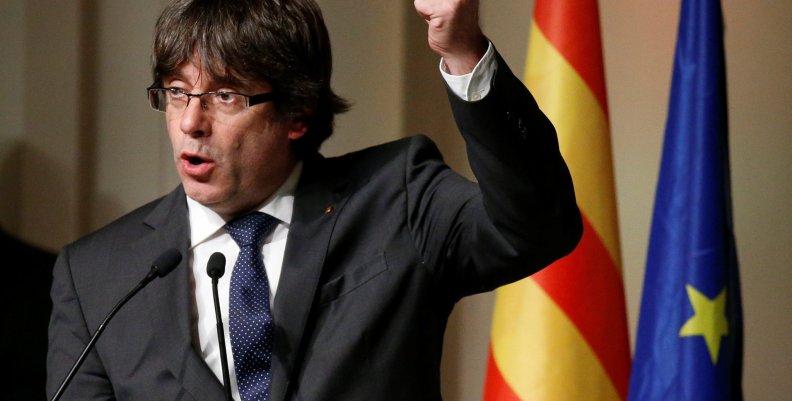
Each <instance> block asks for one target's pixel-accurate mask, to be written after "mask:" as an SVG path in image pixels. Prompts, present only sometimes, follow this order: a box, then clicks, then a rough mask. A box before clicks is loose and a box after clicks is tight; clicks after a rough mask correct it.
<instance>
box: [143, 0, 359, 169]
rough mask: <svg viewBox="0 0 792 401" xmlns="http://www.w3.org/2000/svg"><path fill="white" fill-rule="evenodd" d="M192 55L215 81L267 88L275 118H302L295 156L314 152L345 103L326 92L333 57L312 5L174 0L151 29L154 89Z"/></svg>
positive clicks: (288, 0)
mask: <svg viewBox="0 0 792 401" xmlns="http://www.w3.org/2000/svg"><path fill="white" fill-rule="evenodd" d="M195 56H197V57H198V58H199V60H200V63H201V66H202V67H203V69H204V71H206V72H207V73H208V74H209V75H210V77H211V78H212V79H213V80H215V81H217V82H220V83H227V84H243V83H245V82H251V81H252V82H266V83H268V84H269V85H271V86H272V89H273V90H274V91H275V92H276V93H277V97H276V100H275V102H274V109H275V113H276V117H277V118H282V119H284V120H287V121H291V120H295V119H297V120H302V121H304V122H305V123H306V125H307V127H308V128H307V131H306V133H305V135H303V136H302V137H301V138H300V139H298V140H296V141H294V142H293V145H294V149H295V151H296V153H297V155H298V156H300V157H302V156H304V155H306V154H308V153H312V152H315V151H317V150H318V149H319V146H320V145H321V144H322V142H324V140H325V139H327V138H328V137H329V136H330V135H331V134H332V132H333V120H334V117H335V115H336V114H339V113H343V112H345V111H346V110H347V109H348V108H349V105H348V103H347V102H346V101H345V100H344V99H342V98H341V97H339V96H337V95H336V94H335V93H333V91H332V89H331V88H330V76H331V73H332V68H333V67H332V54H331V51H330V38H329V35H328V33H327V27H326V26H325V23H324V19H323V17H322V12H321V10H320V9H319V6H318V5H317V4H316V3H315V2H314V1H313V0H176V1H173V2H171V3H170V4H169V5H168V6H166V8H165V9H164V10H163V12H162V14H161V15H160V17H159V20H158V21H157V25H156V28H155V31H154V45H153V51H152V70H153V71H152V72H153V79H154V82H153V84H152V86H153V87H161V86H162V84H163V80H164V79H165V77H167V76H169V75H171V74H174V73H175V72H176V71H177V70H178V69H179V67H181V66H182V65H183V64H184V63H185V62H189V61H190V60H192V59H193V58H194V57H195Z"/></svg>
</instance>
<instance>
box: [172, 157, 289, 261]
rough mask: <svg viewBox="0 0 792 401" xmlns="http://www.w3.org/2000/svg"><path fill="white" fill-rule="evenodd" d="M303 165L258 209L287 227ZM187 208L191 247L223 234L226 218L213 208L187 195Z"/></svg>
mask: <svg viewBox="0 0 792 401" xmlns="http://www.w3.org/2000/svg"><path fill="white" fill-rule="evenodd" d="M302 167H303V165H302V161H300V162H298V163H297V165H295V166H294V169H293V170H292V172H291V173H290V174H289V177H287V178H286V181H284V182H283V184H281V186H280V187H279V188H278V189H277V190H276V191H275V192H274V193H273V194H272V195H271V196H270V197H269V198H267V200H265V201H264V203H262V204H261V206H260V207H259V208H258V211H260V212H262V213H266V214H268V215H270V216H272V217H275V218H276V219H278V221H279V223H280V224H284V225H286V227H287V228H288V226H289V225H290V224H291V219H292V212H293V211H294V192H295V190H296V189H297V182H298V181H299V178H300V173H301V172H302ZM187 210H188V213H189V218H190V248H194V247H195V246H196V245H198V244H200V243H202V242H204V241H206V240H208V239H210V238H213V237H216V236H218V235H221V234H222V232H220V229H221V228H223V226H225V224H226V220H224V219H223V217H221V216H220V215H219V214H217V213H215V212H214V211H213V210H212V209H209V208H208V207H206V206H204V205H202V204H200V203H199V202H198V201H196V200H194V199H192V198H190V197H189V196H187Z"/></svg>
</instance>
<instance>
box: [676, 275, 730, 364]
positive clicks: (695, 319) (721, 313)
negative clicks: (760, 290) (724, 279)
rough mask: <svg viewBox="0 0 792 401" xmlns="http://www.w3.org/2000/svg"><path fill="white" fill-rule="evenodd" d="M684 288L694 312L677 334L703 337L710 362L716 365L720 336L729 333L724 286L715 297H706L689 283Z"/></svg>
mask: <svg viewBox="0 0 792 401" xmlns="http://www.w3.org/2000/svg"><path fill="white" fill-rule="evenodd" d="M686 288H687V293H688V298H690V304H691V305H692V306H693V312H694V314H693V316H692V317H691V318H690V319H688V321H687V322H685V324H684V325H683V326H682V329H680V330H679V336H680V337H688V336H702V337H704V341H705V342H706V343H707V349H708V350H709V354H710V358H712V364H713V365H717V364H718V351H719V350H720V344H721V340H722V337H724V336H726V335H728V334H729V321H728V320H727V319H726V288H723V290H722V291H721V292H720V294H718V296H717V297H715V299H709V298H707V296H706V295H704V294H702V293H701V292H699V291H698V290H697V289H695V288H694V287H693V286H692V285H690V284H688V285H687V286H686Z"/></svg>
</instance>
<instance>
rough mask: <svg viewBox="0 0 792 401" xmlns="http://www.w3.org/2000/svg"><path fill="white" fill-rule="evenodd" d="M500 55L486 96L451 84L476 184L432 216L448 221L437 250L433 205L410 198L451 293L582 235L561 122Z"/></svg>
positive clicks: (566, 247) (422, 237)
mask: <svg viewBox="0 0 792 401" xmlns="http://www.w3.org/2000/svg"><path fill="white" fill-rule="evenodd" d="M496 59H497V65H498V67H497V72H496V74H495V76H494V77H493V81H492V87H491V90H490V93H489V94H488V95H487V96H486V97H485V98H483V99H482V100H479V101H476V102H468V101H464V100H462V99H460V98H459V97H457V96H456V95H455V94H453V93H452V92H451V91H450V90H449V91H448V95H449V99H450V102H451V108H452V111H453V114H454V118H455V120H456V122H457V125H458V127H459V129H460V132H461V133H462V136H463V138H464V140H465V143H466V146H467V154H468V159H469V162H470V166H471V169H472V170H473V173H474V175H475V177H476V179H477V181H478V190H477V191H471V192H466V191H462V192H461V193H463V194H464V195H463V196H464V197H465V199H464V200H463V201H460V200H459V199H455V200H454V201H453V202H451V204H454V205H459V207H458V209H456V210H453V211H451V212H449V211H448V210H443V211H436V212H437V213H440V214H445V216H446V217H447V218H445V219H435V221H434V223H439V222H441V221H442V222H445V221H448V224H447V226H446V227H445V228H444V230H447V232H446V235H445V239H444V242H445V243H444V244H443V246H441V247H438V248H436V249H437V251H432V250H431V247H430V246H426V244H425V243H424V242H425V241H426V242H430V241H432V240H431V239H430V238H429V236H428V235H427V234H426V232H427V230H426V229H425V228H420V226H421V222H424V221H426V220H427V219H426V218H425V216H427V215H431V214H432V213H433V212H432V211H431V210H430V209H431V208H432V207H434V206H432V205H431V203H430V202H426V201H423V202H422V201H415V202H412V203H410V204H409V205H408V207H410V208H412V209H413V210H415V211H418V212H412V213H411V215H414V216H422V217H421V218H420V219H412V220H411V222H412V223H413V230H414V236H415V238H417V239H418V242H419V245H418V246H419V249H422V250H424V251H425V255H424V258H425V259H426V260H428V261H431V262H432V263H434V265H435V266H438V269H439V271H438V273H440V275H441V276H442V277H443V279H444V280H447V281H450V282H452V285H449V286H447V288H451V289H453V290H452V291H455V293H454V294H450V295H451V296H452V298H459V297H462V296H465V295H469V294H473V293H478V292H484V291H489V290H492V289H494V288H496V287H498V286H500V285H504V284H507V283H510V282H513V281H516V280H518V279H521V278H523V277H526V276H528V275H530V274H532V273H534V272H536V271H538V270H539V269H541V268H543V267H545V266H547V265H548V264H550V263H552V262H553V261H555V260H556V259H558V258H560V257H562V256H564V255H566V254H568V253H569V252H571V250H572V249H574V247H575V246H576V245H577V243H578V241H579V240H580V236H581V234H582V223H581V217H580V213H579V210H578V208H577V205H576V202H575V195H574V189H573V185H572V179H571V177H570V174H569V171H568V169H567V167H566V164H565V162H564V160H563V158H562V157H561V154H560V151H559V148H558V141H557V138H556V133H555V129H554V127H553V125H552V124H551V123H550V121H549V120H548V119H547V117H546V116H545V115H544V114H543V113H542V112H541V110H540V109H539V108H538V106H537V104H536V101H535V100H534V99H533V97H532V96H531V94H530V93H529V91H528V90H527V89H526V88H525V86H524V85H523V84H522V83H521V82H520V81H519V80H518V79H517V78H516V77H515V76H514V74H513V73H512V72H511V71H510V70H509V68H508V66H507V65H506V63H505V62H504V60H503V59H502V58H501V56H500V55H499V54H497V55H496ZM417 159H419V158H416V159H414V160H417ZM418 170H423V169H418ZM415 177H418V175H417V174H416V175H415ZM444 181H447V180H443V179H437V178H434V179H432V180H427V181H421V179H417V181H416V183H413V187H414V188H418V189H417V190H419V191H420V192H421V193H422V194H423V195H424V196H414V197H412V199H425V198H426V196H425V194H427V193H437V192H440V191H442V190H441V189H439V187H441V186H443V185H444V184H443V182H444ZM436 186H437V187H436ZM453 196H454V197H459V194H454V195H453ZM433 197H436V196H433ZM442 207H447V204H446V206H442ZM449 214H453V216H452V217H449ZM435 231H437V230H435Z"/></svg>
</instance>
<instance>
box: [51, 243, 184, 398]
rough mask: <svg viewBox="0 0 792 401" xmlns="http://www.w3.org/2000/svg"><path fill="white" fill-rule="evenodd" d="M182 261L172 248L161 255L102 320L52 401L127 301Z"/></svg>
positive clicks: (58, 395) (63, 389) (69, 380)
mask: <svg viewBox="0 0 792 401" xmlns="http://www.w3.org/2000/svg"><path fill="white" fill-rule="evenodd" d="M181 259H182V254H181V252H179V251H178V250H177V249H174V248H170V249H168V250H166V251H165V252H163V253H162V254H160V256H159V257H158V258H157V259H156V260H154V263H152V265H151V270H149V273H148V274H147V275H146V277H144V278H143V280H141V281H140V283H138V285H137V286H135V288H133V289H132V291H129V293H128V294H126V295H125V296H124V297H123V298H121V300H120V301H118V303H117V304H116V305H115V306H114V307H113V309H111V310H110V313H108V314H107V316H106V317H105V318H104V320H102V323H101V324H100V325H99V328H97V329H96V332H94V334H93V335H92V336H91V340H90V341H88V345H86V346H85V348H84V349H83V351H82V353H81V354H80V357H79V358H77V361H76V362H74V365H73V366H72V368H71V370H70V371H69V373H68V374H67V375H66V378H64V379H63V382H62V383H61V385H60V387H59V388H58V391H56V392H55V395H54V396H53V397H52V400H51V401H56V400H58V399H60V397H61V396H62V395H63V392H64V391H65V390H66V387H67V386H68V385H69V382H71V380H72V379H73V378H74V375H75V374H76V373H77V369H79V368H80V366H81V365H82V364H83V362H84V361H85V358H86V357H87V356H88V353H89V352H90V351H91V349H92V348H93V346H94V344H96V340H98V339H99V336H100V335H101V334H102V332H103V331H104V329H105V327H106V326H107V323H108V322H109V321H110V319H111V318H112V317H113V316H115V314H116V312H118V310H119V309H121V307H122V306H124V304H126V303H127V301H129V300H130V299H131V298H132V297H133V296H134V295H135V294H137V293H138V291H140V290H142V289H143V287H145V286H146V285H147V284H148V283H150V282H151V280H154V279H155V278H157V277H165V276H166V275H167V274H168V273H170V272H171V271H172V270H173V269H174V268H175V267H176V265H178V264H179V262H181Z"/></svg>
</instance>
